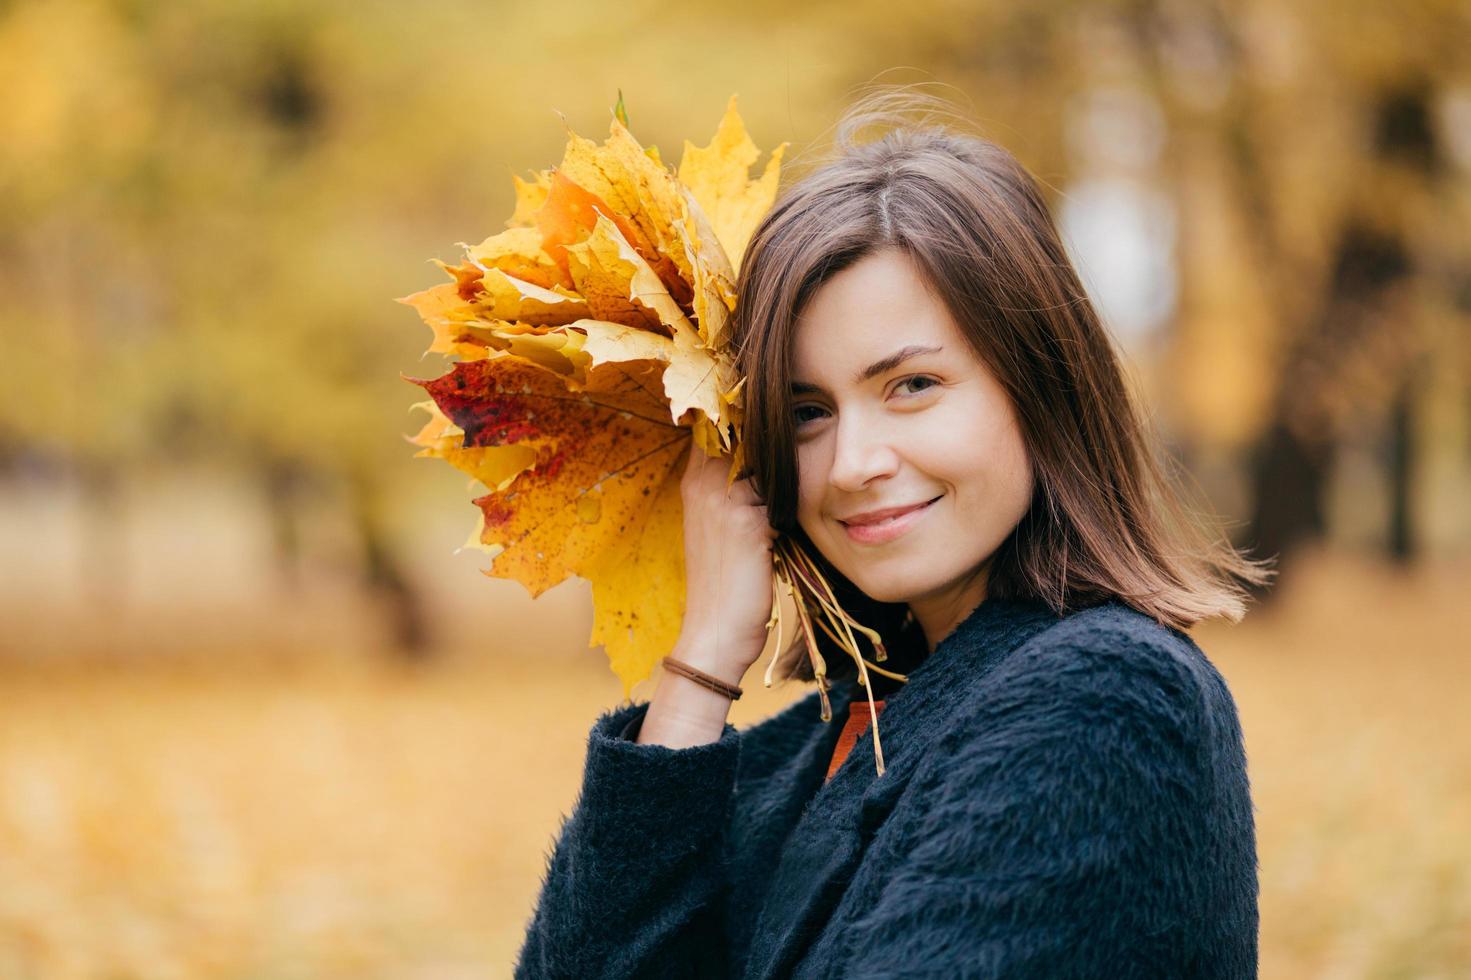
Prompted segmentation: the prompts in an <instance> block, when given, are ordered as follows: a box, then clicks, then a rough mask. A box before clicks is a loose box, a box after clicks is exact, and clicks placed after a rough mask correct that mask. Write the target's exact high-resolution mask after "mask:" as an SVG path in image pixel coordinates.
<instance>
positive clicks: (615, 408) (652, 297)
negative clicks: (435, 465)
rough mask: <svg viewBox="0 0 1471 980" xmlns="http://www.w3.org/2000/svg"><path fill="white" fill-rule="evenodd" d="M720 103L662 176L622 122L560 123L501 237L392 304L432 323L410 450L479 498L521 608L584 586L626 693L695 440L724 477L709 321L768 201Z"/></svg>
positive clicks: (675, 559)
mask: <svg viewBox="0 0 1471 980" xmlns="http://www.w3.org/2000/svg"><path fill="white" fill-rule="evenodd" d="M785 148H786V144H782V145H781V146H778V147H777V148H776V149H775V150H774V151H773V152H772V154H771V156H770V158H769V159H768V161H767V163H766V166H765V168H764V170H763V171H762V173H761V175H760V176H759V177H757V178H752V177H751V176H750V173H749V172H750V167H751V165H752V164H753V163H754V162H755V161H756V159H757V157H758V156H759V152H758V151H757V149H756V147H755V144H754V143H752V141H751V139H750V137H749V136H748V135H747V133H746V129H745V126H744V124H743V122H742V121H741V117H740V115H739V113H738V112H737V111H736V99H735V97H734V96H732V97H731V99H730V102H729V103H728V105H727V107H726V110H725V115H724V117H723V118H722V119H721V121H720V124H719V126H718V128H717V130H716V133H715V136H714V138H713V139H712V140H711V142H710V143H709V145H707V146H704V147H698V146H693V145H691V144H689V143H688V142H686V144H685V148H684V156H683V159H682V161H681V163H680V166H679V168H678V171H677V172H675V171H671V170H670V169H669V168H667V167H666V166H665V165H664V164H663V163H662V161H661V160H660V158H659V154H658V152H657V151H656V150H653V149H647V150H646V149H645V148H644V147H642V146H641V145H640V144H639V143H638V141H637V140H635V139H634V137H633V135H632V134H631V133H630V132H629V130H628V128H627V126H625V125H624V123H623V122H622V121H620V119H619V118H616V117H615V118H614V119H613V120H612V122H611V125H610V132H609V137H608V139H607V140H606V141H604V142H603V143H601V144H599V143H596V142H594V141H592V140H589V139H585V138H583V137H581V136H578V135H577V134H576V133H573V132H572V131H571V129H570V128H569V129H568V142H567V147H566V150H565V152H564V155H563V158H562V161H561V163H560V165H559V166H557V167H555V168H552V169H550V170H545V171H540V172H537V173H534V174H533V176H532V179H530V180H525V179H522V178H521V177H516V178H514V180H515V189H516V204H515V208H514V211H513V213H512V215H511V217H510V218H509V219H508V220H507V221H506V228H505V230H504V231H501V232H499V233H497V234H495V235H492V236H490V237H488V238H486V239H485V240H484V241H482V242H480V243H479V244H477V245H473V246H472V245H463V246H462V247H463V248H464V260H463V262H461V263H460V264H458V265H449V264H446V263H443V262H439V263H437V264H438V265H439V267H440V268H441V269H442V270H443V271H444V272H445V273H446V274H447V275H448V276H449V279H450V281H449V282H443V283H440V284H438V285H436V286H431V287H429V288H427V289H424V290H421V291H420V292H417V293H414V294H412V295H410V296H406V297H403V298H401V299H399V302H401V303H404V304H406V305H409V306H412V307H413V308H414V309H415V310H416V311H418V313H419V316H420V317H421V318H422V319H423V321H424V322H425V323H426V324H427V325H428V326H429V327H430V329H431V331H432V333H433V338H432V341H431V343H430V346H429V348H428V349H429V352H431V353H436V354H441V355H444V356H446V357H448V358H451V359H453V360H454V361H455V363H454V364H453V366H452V367H451V369H450V370H449V372H448V373H446V374H444V375H442V376H441V377H439V378H435V379H418V378H406V379H405V380H408V381H411V382H413V383H414V384H417V385H420V386H421V387H423V388H424V389H425V391H426V392H428V394H429V395H430V398H429V400H427V401H420V402H417V403H416V404H415V405H414V408H416V409H420V410H423V411H424V412H426V413H427V414H428V416H429V417H428V419H427V421H426V422H425V423H424V425H423V427H422V428H421V429H420V431H419V432H418V433H417V434H416V435H414V436H412V437H409V441H410V442H412V443H413V444H414V445H417V446H419V447H420V449H419V452H418V455H419V456H424V457H430V458H439V459H443V460H445V461H446V462H447V463H449V464H450V465H452V466H454V467H455V468H457V469H459V470H461V471H462V472H464V473H466V474H468V475H469V476H470V477H472V478H473V479H474V480H475V481H476V482H478V483H479V484H480V485H482V486H483V487H484V489H485V491H486V492H484V493H483V494H480V495H479V496H477V497H475V498H474V503H475V505H476V506H477V507H478V508H479V509H480V516H479V520H478V522H477V525H476V528H475V530H474V531H473V532H472V535H471V540H470V542H469V543H471V544H473V545H474V546H475V547H478V548H481V549H482V550H484V551H486V552H487V553H488V554H490V555H492V556H493V557H492V561H491V565H490V567H489V568H487V569H485V574H487V575H490V576H493V577H497V578H511V579H515V580H516V581H518V582H520V583H521V584H522V585H524V586H525V587H526V589H527V590H528V591H529V592H530V593H531V595H532V596H537V595H540V594H541V593H542V592H544V591H545V590H546V589H548V588H550V587H551V586H553V585H556V584H558V583H559V582H562V581H564V580H565V579H566V578H567V577H568V576H571V575H576V576H580V577H582V578H585V579H587V580H588V581H590V582H591V583H592V590H593V605H594V612H593V630H592V635H591V637H590V643H591V644H592V645H594V646H596V645H599V644H601V645H602V646H603V647H604V649H605V650H606V652H607V655H608V658H609V661H610V663H611V665H612V667H613V670H614V671H615V672H616V673H617V675H618V676H619V678H620V679H621V680H622V682H623V686H624V693H625V696H627V695H628V694H629V693H631V691H632V689H633V686H634V685H635V684H637V683H638V682H639V681H640V680H642V679H644V678H645V677H647V676H648V675H649V673H650V672H651V671H652V669H653V666H654V664H655V663H657V662H658V660H659V658H660V657H662V656H663V655H664V654H665V653H667V652H668V651H669V650H670V649H671V648H672V647H673V645H674V643H675V641H676V640H677V638H678V636H679V629H680V624H681V620H682V616H683V610H684V598H685V586H684V553H683V514H682V510H681V502H680V496H679V480H680V475H681V474H682V472H683V465H684V460H685V459H686V454H687V453H688V452H690V451H691V450H692V447H693V448H698V449H699V450H700V451H702V452H705V453H707V454H709V455H711V456H716V455H727V456H730V457H731V475H732V478H733V477H734V475H735V473H736V472H737V469H738V467H739V465H740V455H739V451H738V450H739V446H738V433H739V431H740V408H741V397H740V392H741V387H742V379H741V378H739V377H738V376H737V372H736V369H735V366H734V362H733V359H732V357H731V352H730V350H729V344H728V338H727V331H726V325H727V321H728V319H729V317H730V315H731V313H732V311H733V310H734V308H735V284H736V275H737V270H738V269H739V263H740V259H741V257H742V256H743V255H744V253H745V248H746V243H747V242H748V240H749V239H750V236H751V234H752V233H753V232H754V230H755V228H756V226H757V224H758V222H759V221H760V220H761V217H762V216H763V215H764V214H765V213H766V212H767V211H768V210H769V209H770V207H771V204H772V202H773V201H774V199H775V197H776V191H777V184H778V181H779V174H780V161H781V156H782V153H783V151H784V150H785Z"/></svg>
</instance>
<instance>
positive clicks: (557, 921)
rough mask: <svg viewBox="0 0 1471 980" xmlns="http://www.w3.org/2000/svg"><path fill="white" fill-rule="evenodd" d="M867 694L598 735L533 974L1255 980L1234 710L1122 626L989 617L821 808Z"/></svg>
mask: <svg viewBox="0 0 1471 980" xmlns="http://www.w3.org/2000/svg"><path fill="white" fill-rule="evenodd" d="M859 690H861V689H859V688H856V687H855V686H853V685H852V684H841V685H835V686H834V688H833V691H832V705H833V715H834V720H833V721H832V722H830V723H826V724H824V723H823V722H822V721H821V719H820V718H819V717H818V702H817V692H816V691H815V690H814V691H813V692H812V693H811V694H810V695H809V696H808V697H806V698H805V699H803V700H801V701H799V702H797V703H796V704H794V705H791V706H790V707H788V708H787V709H786V710H785V711H783V712H781V713H780V714H777V715H775V716H774V717H772V718H769V719H767V720H766V721H764V722H762V723H760V724H758V725H755V726H753V727H751V728H749V729H747V730H744V731H739V730H737V729H736V728H734V727H733V726H731V725H729V724H727V725H726V726H725V731H724V734H723V735H722V737H721V738H720V740H719V741H718V742H714V743H711V744H709V745H700V746H694V747H691V748H685V749H671V748H667V747H664V746H658V745H639V744H637V743H636V742H635V741H634V739H635V738H636V737H637V734H638V726H639V724H640V723H641V722H642V720H643V716H644V712H645V710H646V709H647V705H646V704H644V703H639V704H626V705H623V706H621V707H618V708H615V709H613V710H611V711H609V712H608V713H606V714H604V715H603V716H602V717H601V718H599V719H598V721H597V722H596V724H595V725H594V726H593V729H592V732H591V734H590V735H589V738H588V753H587V763H586V768H585V770H584V774H583V783H582V790H581V795H580V797H579V798H578V801H577V803H576V806H575V808H574V810H573V813H572V815H571V816H570V817H569V818H568V819H567V820H566V821H565V822H564V823H563V825H562V828H561V832H560V836H559V838H558V840H557V842H556V845H555V849H554V851H553V852H552V854H551V856H550V858H549V860H548V864H547V871H546V877H545V880H544V882H543V885H542V892H541V897H540V899H539V901H538V904H537V907H536V911H535V914H534V916H533V917H532V919H531V922H530V925H529V928H528V931H527V935H526V941H525V945H524V946H523V948H522V950H521V953H520V956H519V957H518V960H517V963H516V975H517V976H518V977H568V978H578V980H587V978H593V977H753V978H754V977H789V976H796V977H843V978H852V977H901V976H902V977H914V976H930V977H945V978H950V977H1008V978H1009V977H1046V978H1059V980H1062V978H1068V977H1097V978H1111V980H1119V978H1131V977H1168V978H1193V977H1202V978H1206V977H1210V978H1216V977H1221V978H1225V977H1230V978H1239V977H1255V976H1256V972H1257V859H1256V837H1255V828H1254V821H1253V813H1252V803H1251V796H1250V792H1249V788H1248V785H1247V773H1246V758H1245V753H1244V751H1243V745H1242V735H1241V728H1240V725H1239V723H1238V720H1237V714H1236V707H1235V703H1234V702H1233V700H1232V698H1231V694H1230V691H1229V690H1228V689H1227V687H1226V684H1225V682H1224V681H1223V680H1222V679H1221V676H1220V674H1219V673H1217V671H1216V669H1215V668H1214V667H1213V666H1212V665H1211V663H1210V662H1209V661H1208V660H1207V659H1206V657H1205V655H1204V654H1203V653H1202V652H1201V651H1200V649H1199V647H1197V646H1196V645H1195V643H1194V642H1193V641H1192V640H1191V639H1190V638H1189V637H1188V636H1187V635H1186V634H1184V633H1182V632H1179V631H1176V630H1173V629H1169V628H1167V627H1162V626H1160V625H1159V624H1157V623H1155V622H1154V621H1153V620H1152V619H1150V618H1148V617H1146V616H1144V615H1142V614H1140V613H1138V612H1136V611H1134V610H1132V609H1130V608H1128V607H1127V606H1124V605H1122V604H1120V603H1117V602H1110V603H1108V604H1105V605H1102V606H1095V607H1093V608H1090V609H1085V610H1081V611H1078V612H1074V613H1072V614H1070V615H1068V616H1066V617H1063V618H1058V617H1057V616H1056V615H1055V614H1053V613H1051V612H1049V611H1048V610H1047V609H1046V607H1044V606H1042V605H1041V604H1038V603H1033V602H1028V601H1017V600H1003V599H996V598H990V599H987V600H986V601H985V602H983V603H982V604H981V605H980V606H978V607H977V608H976V610H975V611H974V612H972V613H971V614H970V616H969V617H968V618H967V619H966V620H965V621H964V622H963V623H961V625H960V626H959V627H957V628H956V629H955V630H954V631H953V632H952V633H951V634H950V635H949V636H947V637H946V638H945V639H944V640H943V641H942V642H941V643H940V644H939V646H938V648H937V649H936V650H935V651H934V653H932V654H931V655H930V656H929V657H928V658H927V659H925V660H924V661H923V662H922V663H921V664H920V665H919V666H918V667H916V668H915V669H913V670H912V671H911V672H910V674H909V682H908V684H906V685H904V686H902V687H901V688H900V689H899V690H898V691H897V692H895V693H893V694H890V695H888V696H887V698H886V705H885V708H884V711H883V714H882V716H881V717H880V719H879V726H880V728H879V734H880V736H881V737H882V739H883V743H884V755H885V762H886V772H885V773H884V775H883V776H881V777H880V776H876V775H875V771H874V758H873V746H872V742H871V739H872V734H871V733H869V734H865V735H864V736H863V737H862V738H861V739H859V741H858V743H857V744H856V745H855V746H854V747H853V750H852V752H851V753H850V754H849V756H848V758H847V761H845V762H844V763H843V765H842V767H841V768H840V769H839V770H838V772H837V774H836V775H835V776H834V777H833V779H832V780H831V781H830V782H828V783H826V784H824V783H823V778H824V776H825V775H826V770H827V764H828V760H829V758H830V757H831V755H832V751H833V747H834V745H835V744H836V742H837V738H838V734H839V731H840V729H841V727H842V726H841V719H843V718H845V717H846V715H847V705H848V703H849V701H851V700H852V699H853V696H854V695H855V693H857V692H858V691H859Z"/></svg>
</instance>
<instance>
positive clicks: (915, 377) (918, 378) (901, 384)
mask: <svg viewBox="0 0 1471 980" xmlns="http://www.w3.org/2000/svg"><path fill="white" fill-rule="evenodd" d="M920 381H923V382H928V384H926V385H925V387H924V388H920V389H919V391H924V390H925V388H928V387H931V386H933V385H937V384H939V383H940V382H939V381H937V380H935V379H934V378H932V377H930V376H929V375H926V374H916V375H913V376H912V377H908V378H905V379H904V380H903V381H901V382H899V385H898V386H899V387H900V388H903V387H904V386H906V385H911V384H914V383H916V382H920Z"/></svg>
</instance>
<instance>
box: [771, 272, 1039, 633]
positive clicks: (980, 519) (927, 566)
mask: <svg viewBox="0 0 1471 980" xmlns="http://www.w3.org/2000/svg"><path fill="white" fill-rule="evenodd" d="M794 354H795V363H794V373H793V385H792V388H793V395H792V405H793V407H792V411H793V419H794V424H795V425H796V440H797V461H798V469H799V472H800V479H799V486H798V503H797V520H798V523H800V524H801V526H802V529H803V530H804V531H806V533H807V536H808V537H809V538H811V539H812V542H813V544H815V545H816V546H817V547H818V549H819V550H820V551H821V552H822V554H823V555H824V556H825V557H826V558H827V559H828V561H830V562H832V564H833V565H834V567H836V568H837V569H838V571H840V572H841V573H842V574H843V575H844V576H846V577H847V578H848V579H849V581H851V582H852V583H853V584H854V585H856V586H858V588H860V589H862V590H863V592H864V593H866V594H867V595H869V596H871V597H872V598H874V599H877V600H879V601H881V602H904V603H908V605H909V607H910V609H911V610H912V611H913V612H914V615H915V618H916V619H917V620H918V621H919V623H920V625H921V626H922V627H923V629H924V631H925V636H926V638H927V640H928V642H929V646H930V648H931V649H933V648H934V646H935V645H936V644H937V643H938V642H939V641H940V640H941V639H943V638H944V637H945V636H946V635H947V634H948V633H949V632H950V630H952V629H953V628H954V627H955V626H956V625H957V624H959V623H960V621H961V620H963V619H964V618H965V617H966V615H967V614H969V613H970V611H971V610H973V609H974V608H975V607H976V606H977V605H979V604H980V602H981V601H982V600H983V599H984V598H985V596H986V574H987V563H988V561H989V559H990V558H991V556H992V554H994V552H995V551H996V548H997V547H998V546H999V545H1000V544H1001V542H1002V541H1004V540H1005V539H1006V537H1007V535H1008V534H1010V533H1011V530H1012V528H1014V527H1015V526H1016V525H1017V523H1018V522H1019V521H1020V520H1021V519H1022V516H1023V515H1024V514H1025V513H1026V510H1027V506H1028V504H1029V503H1030V501H1031V499H1032V468H1031V463H1030V460H1029V459H1028V457H1027V453H1026V448H1025V446H1024V444H1023V441H1022V436H1021V432H1020V430H1019V429H1018V427H1017V422H1016V417H1015V415H1014V413H1013V411H1012V407H1011V401H1010V399H1009V398H1008V397H1007V395H1006V393H1005V391H1003V389H1002V388H1001V386H1000V385H999V384H998V382H997V381H996V379H995V378H994V377H993V376H992V374H991V372H990V371H989V370H988V369H987V368H986V366H985V365H984V364H983V363H982V362H981V361H980V359H979V358H977V357H976V355H975V354H974V353H973V352H972V350H971V347H970V345H969V344H968V343H967V342H966V340H965V337H964V335H962V333H961V332H960V328H959V327H958V326H957V325H956V323H955V321H954V320H953V319H952V318H951V316H950V314H949V311H948V310H947V309H946V308H945V305H944V303H943V302H941V301H940V299H939V298H938V297H935V296H933V295H931V294H930V292H929V291H928V290H927V289H926V288H925V285H924V281H923V280H922V279H921V278H920V275H919V272H918V270H917V269H916V268H915V266H914V265H913V263H912V261H911V260H910V259H909V257H908V256H907V255H906V254H905V253H903V252H902V251H899V250H897V249H883V250H880V251H877V252H873V253H870V254H868V255H866V256H864V257H863V258H862V259H860V260H858V261H857V262H856V263H854V264H853V265H851V266H849V267H848V268H846V269H844V270H843V271H841V272H839V273H837V274H836V275H834V276H833V277H832V278H830V279H828V280H827V281H826V282H825V283H823V285H822V286H820V287H819V288H818V290H817V292H816V293H815V294H814V295H813V296H812V298H811V300H810V301H809V302H808V303H807V306H806V308H805V309H804V310H803V311H802V315H801V318H800V320H799V321H798V324H797V336H796V350H795V352H794ZM906 355H907V356H906ZM901 357H902V358H903V359H902V361H901V360H899V358H901ZM891 508H917V509H915V510H912V511H910V512H909V513H906V514H904V515H902V516H900V517H898V518H896V519H894V520H893V521H892V522H890V523H887V524H885V523H871V522H868V523H865V520H864V519H863V515H865V514H869V513H870V512H873V511H885V510H889V509H891ZM855 519H856V520H855Z"/></svg>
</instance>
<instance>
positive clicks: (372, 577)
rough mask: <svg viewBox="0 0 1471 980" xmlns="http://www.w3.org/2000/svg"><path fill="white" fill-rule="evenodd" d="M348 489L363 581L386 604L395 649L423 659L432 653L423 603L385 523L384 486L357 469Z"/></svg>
mask: <svg viewBox="0 0 1471 980" xmlns="http://www.w3.org/2000/svg"><path fill="white" fill-rule="evenodd" d="M348 491H349V493H350V494H351V495H352V500H351V513H352V516H353V524H354V528H355V529H356V531H357V535H358V541H359V544H360V546H361V548H362V552H361V553H362V556H363V579H364V583H363V584H364V585H365V586H366V587H367V589H368V592H369V594H370V595H371V596H372V597H374V599H375V601H378V602H381V603H383V606H384V608H385V611H386V613H387V621H388V623H389V627H390V629H391V631H392V639H393V646H394V649H395V650H396V651H397V652H398V653H399V654H400V655H401V656H402V657H403V658H404V659H406V660H412V661H420V660H424V659H426V658H427V657H428V655H429V652H430V645H429V631H428V622H427V619H426V617H425V614H424V603H423V599H422V597H421V595H420V593H419V590H418V588H417V586H415V584H414V582H413V580H412V579H411V577H410V576H409V575H408V573H407V572H406V570H405V569H404V566H403V562H402V561H401V560H400V558H399V555H398V553H397V551H396V550H395V549H394V547H393V543H392V541H391V539H390V536H389V534H388V532H387V528H386V527H385V526H384V524H385V522H384V519H383V514H384V507H385V503H384V498H383V489H382V487H381V486H380V485H379V484H378V482H377V481H376V480H374V479H373V478H372V477H371V476H368V475H366V474H364V473H362V472H361V470H356V471H354V472H353V473H352V474H351V475H350V477H349V481H348Z"/></svg>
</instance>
